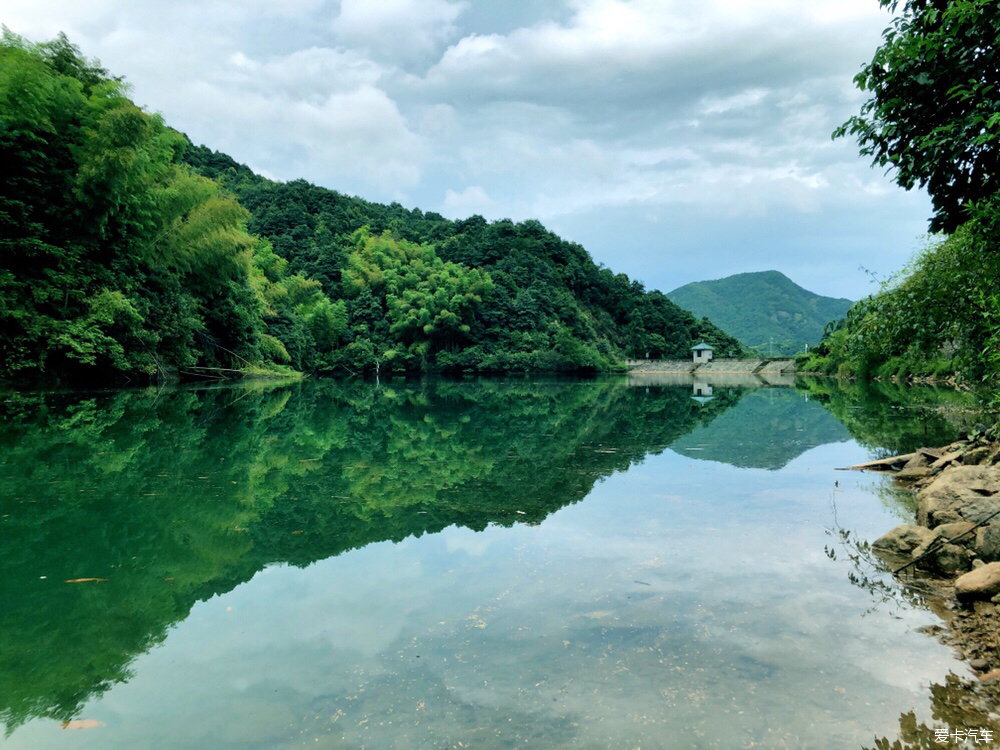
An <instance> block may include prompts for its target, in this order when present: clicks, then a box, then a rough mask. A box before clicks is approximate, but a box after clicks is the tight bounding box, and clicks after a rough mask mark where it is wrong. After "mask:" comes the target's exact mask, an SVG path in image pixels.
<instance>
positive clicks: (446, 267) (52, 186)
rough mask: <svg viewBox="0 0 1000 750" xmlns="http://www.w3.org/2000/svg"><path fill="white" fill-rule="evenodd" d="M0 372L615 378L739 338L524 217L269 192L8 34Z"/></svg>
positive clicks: (74, 57)
mask: <svg viewBox="0 0 1000 750" xmlns="http://www.w3.org/2000/svg"><path fill="white" fill-rule="evenodd" d="M0 157H2V162H0V163H2V164H3V165H4V172H5V177H4V179H3V180H2V181H0V378H3V379H19V380H24V381H28V382H37V381H39V380H40V379H46V380H63V381H70V380H71V381H80V380H94V381H100V382H102V383H108V382H137V381H138V382H142V381H144V380H145V381H148V380H151V379H161V378H164V377H176V376H181V377H206V376H211V377H224V376H228V375H234V374H239V373H245V372H247V371H253V370H255V369H257V368H269V369H273V368H275V367H278V366H282V365H285V366H291V367H292V368H294V369H295V370H298V371H305V372H328V373H338V372H361V371H366V370H376V369H381V370H386V369H389V370H399V371H403V370H406V371H415V370H419V371H429V370H431V371H457V372H461V371H487V372H489V371H495V372H504V371H512V370H550V371H552V370H562V371H602V370H611V369H615V368H616V367H617V366H619V365H618V362H619V361H620V360H621V359H622V358H624V357H629V356H636V355H642V356H645V355H646V354H648V355H650V356H654V357H677V356H686V355H687V353H688V351H689V348H690V346H691V345H692V344H693V343H695V342H696V341H699V340H705V341H707V342H709V343H710V344H712V345H714V346H715V347H716V349H717V350H720V351H722V352H729V353H732V354H739V353H740V352H741V346H740V344H739V342H738V341H737V340H736V339H734V338H733V337H731V336H729V335H727V334H726V333H724V332H723V331H721V330H719V329H718V328H716V327H715V326H714V325H712V324H711V323H709V322H708V321H705V320H699V319H696V318H695V317H694V316H692V315H691V314H690V313H688V312H686V311H684V310H681V309H680V308H678V307H677V306H676V305H674V304H673V303H672V302H670V301H669V300H668V299H667V298H666V296H665V295H663V294H662V293H660V292H657V291H646V290H645V289H644V288H643V286H642V284H640V283H638V282H635V281H632V280H630V279H629V278H628V277H627V276H625V275H624V274H615V273H613V272H612V271H611V270H609V269H607V268H603V267H600V266H598V265H597V264H595V263H594V261H593V260H592V259H591V257H590V255H589V254H588V253H587V251H586V250H584V248H582V247H581V246H579V245H577V244H575V243H571V242H567V241H565V240H563V239H561V238H560V237H558V236H557V235H555V234H553V233H552V232H550V231H548V230H547V229H545V227H543V226H542V225H541V224H540V223H538V222H537V221H525V222H522V223H514V222H511V221H509V220H504V221H497V222H493V223H490V222H487V221H486V220H484V219H483V218H482V217H479V216H474V217H472V218H469V219H466V220H464V221H457V222H456V221H449V220H446V219H444V218H443V217H442V216H440V215H437V214H433V213H423V212H421V211H420V210H417V209H413V210H407V209H405V208H403V207H402V206H400V205H398V204H392V205H389V206H384V205H379V204H376V203H370V202H368V201H364V200H361V199H359V198H351V197H348V196H344V195H341V194H339V193H336V192H334V191H332V190H327V189H325V188H320V187H317V186H315V185H310V184H309V183H306V182H304V181H301V180H297V181H293V182H289V183H276V182H272V181H270V180H266V179H264V178H262V177H259V176H257V175H255V174H253V173H252V172H251V171H250V170H249V169H247V168H246V167H244V166H242V165H239V164H237V163H236V162H234V161H233V160H232V159H230V158H229V157H227V156H225V155H223V154H219V153H216V152H214V151H211V150H210V149H207V148H204V147H195V146H193V145H192V144H191V143H190V141H189V140H188V139H187V138H186V137H184V136H183V135H182V134H180V133H178V132H176V131H174V130H172V129H171V128H170V127H169V126H168V125H167V124H166V123H165V122H164V121H163V119H162V118H160V117H159V116H156V115H150V114H149V113H147V112H145V111H143V110H142V109H140V108H139V107H137V106H136V105H135V104H134V103H133V102H132V101H131V100H130V99H129V97H128V89H127V87H126V86H125V85H124V84H123V83H122V82H121V79H119V78H115V77H112V76H111V75H110V74H109V73H108V71H106V70H105V69H103V68H101V67H100V65H99V64H97V63H96V62H92V61H88V60H86V59H85V58H83V57H82V56H81V54H80V51H79V50H78V49H77V48H76V47H74V46H73V45H72V44H71V43H70V42H69V41H68V40H67V39H66V37H65V36H60V37H59V38H58V39H56V40H54V41H52V42H46V43H42V44H33V43H30V42H28V41H26V40H24V39H22V38H20V37H18V36H17V35H15V34H13V33H11V32H9V31H7V30H6V29H5V30H4V32H3V37H2V40H0Z"/></svg>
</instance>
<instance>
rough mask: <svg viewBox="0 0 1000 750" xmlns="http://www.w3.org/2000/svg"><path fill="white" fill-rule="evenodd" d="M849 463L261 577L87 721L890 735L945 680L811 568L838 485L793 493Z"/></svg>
mask: <svg viewBox="0 0 1000 750" xmlns="http://www.w3.org/2000/svg"><path fill="white" fill-rule="evenodd" d="M857 450H858V449H857V447H856V446H852V445H848V446H844V445H832V446H825V447H823V448H818V449H815V450H814V451H812V452H810V453H809V454H806V455H804V456H802V457H800V458H799V459H798V460H796V461H794V462H792V463H791V464H789V466H788V467H786V468H785V469H783V470H781V471H779V472H765V471H754V470H739V469H736V468H733V467H729V466H725V465H721V464H708V463H705V462H693V461H691V460H690V459H685V458H683V457H680V456H677V455H674V454H671V453H665V454H663V455H661V456H655V457H653V456H651V457H648V458H647V459H646V461H645V462H644V463H643V464H641V465H639V466H636V467H633V468H632V469H631V470H630V471H629V472H627V473H625V474H618V475H614V476H612V477H609V478H608V479H607V480H606V481H604V482H603V483H601V484H599V485H597V487H596V488H595V489H594V491H593V492H592V493H591V495H590V497H588V498H587V499H586V500H585V501H583V502H581V503H577V504H574V505H571V506H567V507H565V508H563V509H561V510H560V511H559V512H557V513H555V514H553V515H551V516H550V517H549V518H547V519H546V520H545V521H544V522H543V523H542V524H541V525H540V526H537V527H525V526H515V527H513V528H510V529H507V528H500V527H490V528H488V529H487V530H486V531H484V532H479V533H476V532H472V531H469V530H467V529H448V530H446V531H445V532H442V533H441V534H437V535H427V536H424V537H421V538H419V539H418V538H410V539H407V540H405V541H403V542H401V543H399V544H392V543H380V544H373V545H370V546H368V547H365V548H363V549H361V550H356V551H353V552H346V553H344V554H342V555H340V556H339V557H336V558H331V559H329V560H325V561H322V562H318V563H314V564H312V565H310V566H308V567H307V568H304V569H298V568H293V567H290V566H273V567H270V568H267V569H265V570H263V571H261V572H260V573H258V574H257V576H255V577H254V579H253V580H251V581H250V582H248V583H247V584H244V585H242V586H240V587H238V588H237V589H235V590H234V591H232V592H231V593H229V594H227V595H225V596H221V597H216V598H214V599H211V600H209V601H207V602H203V603H200V604H198V605H196V606H195V608H194V610H193V612H192V614H191V616H190V617H189V618H188V620H186V621H185V622H183V623H181V624H180V625H178V626H177V627H176V628H175V629H174V630H173V631H172V632H171V634H170V635H169V637H168V639H167V641H166V642H165V643H164V645H163V646H162V647H161V648H158V649H154V650H153V651H151V652H150V653H148V654H145V655H143V656H141V657H140V658H139V659H138V660H137V661H136V663H135V665H134V667H135V672H136V677H135V679H133V680H132V681H130V682H129V683H127V684H124V685H120V686H117V687H115V688H114V690H112V691H111V692H110V693H109V694H108V695H107V696H105V697H104V698H103V699H102V700H101V701H100V702H99V703H98V704H95V705H94V707H93V708H94V712H93V716H95V718H98V719H100V720H104V721H107V724H108V726H109V727H111V726H112V721H111V719H110V718H109V717H114V718H115V722H114V726H115V730H114V731H115V734H114V735H113V737H114V738H116V739H126V740H130V741H134V742H137V743H139V744H140V745H141V744H142V741H143V740H142V738H143V737H144V736H148V735H144V733H148V732H149V731H150V730H149V727H150V726H154V727H155V726H156V724H157V721H156V718H157V717H159V716H163V715H168V716H185V717H189V718H188V719H186V720H185V722H184V724H183V725H182V726H177V727H172V728H171V731H172V732H173V733H174V737H173V741H174V742H177V741H178V739H177V738H178V737H180V738H186V739H188V740H190V741H189V742H187V744H188V745H189V746H197V745H198V744H199V742H200V741H201V740H203V739H204V738H207V737H216V738H222V742H223V744H225V740H226V738H229V740H230V741H232V742H233V743H234V744H238V742H239V741H243V740H241V739H240V737H242V736H243V734H246V733H247V732H249V733H250V734H252V735H253V736H256V737H258V738H266V739H267V741H268V742H269V743H270V745H271V746H275V747H279V746H284V745H281V744H280V743H282V742H285V741H286V740H285V737H287V736H291V735H294V736H295V737H298V733H299V732H301V733H311V734H310V735H309V736H318V737H320V736H321V737H323V738H324V739H328V738H326V737H325V735H327V734H328V733H331V732H332V733H333V734H334V736H335V737H339V738H341V739H342V740H344V741H346V742H353V743H354V744H368V745H369V746H379V747H390V746H393V744H394V743H397V742H399V743H401V742H402V741H403V740H402V739H401V738H402V737H410V738H411V739H412V738H413V737H425V736H430V737H432V738H435V739H437V738H439V737H444V738H446V739H447V738H449V737H454V736H456V734H455V733H456V732H470V733H471V732H477V731H478V732H485V733H487V734H485V735H482V736H485V737H489V738H490V741H496V740H497V738H500V740H501V742H506V741H508V740H509V741H510V742H513V740H514V736H515V734H516V733H517V732H521V731H523V730H524V728H526V727H528V728H530V727H536V728H537V729H536V730H535V731H536V732H537V733H536V734H535V735H533V736H532V746H533V747H541V748H545V747H547V746H549V745H550V743H551V745H556V744H557V743H559V742H562V743H564V744H565V743H573V742H579V741H581V738H586V739H587V741H590V742H594V743H597V744H600V745H601V746H620V747H625V746H634V745H637V744H643V745H652V746H655V745H657V744H658V743H660V744H662V743H664V742H665V741H666V740H665V738H672V740H677V739H678V738H682V739H683V738H686V737H693V736H696V735H698V736H701V737H703V738H704V739H705V741H706V742H707V743H708V744H710V745H711V744H713V743H714V744H716V745H717V746H724V747H741V746H745V745H747V744H748V742H749V741H751V740H756V741H763V739H764V738H772V739H773V738H775V737H779V738H784V740H782V741H785V740H787V741H788V742H795V743H797V744H798V746H808V747H815V748H831V750H832V749H833V748H837V749H838V750H839V749H840V748H843V747H850V746H858V745H859V744H860V743H861V742H862V741H865V740H867V739H868V738H870V737H871V733H872V732H878V733H879V734H889V735H891V734H894V728H895V721H896V717H897V716H898V714H899V713H900V712H902V711H905V710H909V709H910V708H912V707H914V706H915V705H916V706H919V705H922V702H923V698H922V697H921V695H922V694H921V689H922V688H921V686H922V684H925V683H926V682H928V681H931V680H939V679H940V678H941V676H942V675H943V674H944V673H945V672H946V671H947V670H948V669H949V667H950V666H951V665H952V664H953V662H952V660H951V657H950V655H949V654H948V652H947V649H945V648H943V647H941V646H940V645H939V644H937V643H936V642H935V641H933V640H932V639H930V638H926V637H924V636H921V635H917V634H915V633H913V632H912V629H913V627H914V626H915V625H916V624H918V623H924V622H926V621H928V619H929V616H928V615H926V614H924V613H922V612H908V611H902V612H898V613H897V614H898V615H900V616H901V617H902V619H901V620H895V619H891V618H889V617H887V616H886V613H885V612H878V611H876V612H875V613H874V614H872V615H870V616H868V617H861V616H860V614H861V612H863V611H864V610H865V609H866V608H867V607H868V606H869V604H870V602H869V601H868V599H867V595H866V594H865V592H863V591H861V590H859V589H857V588H855V587H853V586H851V585H850V584H849V583H848V581H847V580H846V573H847V569H846V568H845V566H844V565H843V564H840V563H838V562H831V561H830V560H828V559H827V558H826V556H825V555H823V553H822V548H823V545H824V544H825V543H827V541H828V538H827V536H826V535H825V533H824V528H825V527H826V526H829V525H832V524H833V519H832V518H831V513H832V511H831V508H830V494H829V492H830V487H832V478H831V477H832V472H831V471H819V470H818V469H817V470H815V471H810V469H813V468H815V467H830V466H834V465H838V464H843V463H847V461H844V460H843V459H844V455H845V453H848V452H850V451H855V452H856V451H857ZM678 500H680V501H681V502H678ZM871 500H872V498H871V497H870V495H869V494H868V493H866V492H865V491H864V490H863V488H860V487H850V488H845V490H844V491H843V492H841V493H839V494H838V495H837V498H836V502H837V513H838V518H837V521H838V522H839V523H840V524H841V525H843V526H844V527H847V528H857V529H859V533H862V534H869V535H870V534H872V533H873V530H877V529H880V528H881V526H882V525H890V524H889V523H888V519H887V516H886V514H885V513H884V511H883V510H882V509H881V508H880V507H879V506H878V504H877V503H872V502H871ZM512 502H515V500H514V499H512ZM637 581H641V582H642V583H639V582H637ZM646 584H648V585H646ZM418 707H419V708H418ZM89 715H91V714H90V713H88V716H89ZM241 717H242V718H241ZM314 717H320V718H321V719H322V720H321V721H319V720H315V718H314ZM512 717H513V718H516V719H517V721H516V722H514V721H509V719H511V718H512ZM721 718H724V719H725V721H722V720H721ZM334 719H336V720H334ZM418 721H419V722H420V724H419V725H418V724H417V722H418ZM234 722H235V723H237V724H240V722H243V723H242V724H240V732H243V734H240V732H237V733H236V734H234V733H233V732H235V731H236V730H233V729H232V728H231V727H230V726H229V725H230V724H231V723H234ZM514 724H516V725H517V726H512V725H514ZM289 727H290V729H289ZM421 732H426V733H429V734H421ZM154 733H155V730H154ZM435 733H437V734H435ZM237 735H239V736H237ZM25 736H26V735H25ZM106 736H107V735H106ZM463 736H465V735H463ZM472 736H477V735H472ZM19 737H20V734H19V733H18V734H15V735H14V736H13V738H12V739H13V743H12V745H11V746H12V747H14V748H19V747H22V745H19V744H18V743H19ZM164 739H165V738H164ZM261 741H263V740H261ZM181 744H184V743H183V742H181ZM216 746H218V745H216ZM398 746H403V745H401V744H399V745H398ZM414 746H420V743H419V742H418V743H416V744H415V745H414ZM481 746H487V747H488V746H489V745H486V744H485V743H483V744H481Z"/></svg>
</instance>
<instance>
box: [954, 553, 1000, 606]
mask: <svg viewBox="0 0 1000 750" xmlns="http://www.w3.org/2000/svg"><path fill="white" fill-rule="evenodd" d="M997 594H1000V562H992V563H990V564H989V565H984V566H983V567H981V568H976V569H975V570H973V571H970V572H968V573H966V574H965V575H962V576H959V577H958V579H957V580H956V581H955V595H956V596H957V597H958V598H959V599H962V600H975V599H991V598H992V597H994V596H996V595H997Z"/></svg>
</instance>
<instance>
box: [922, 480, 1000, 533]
mask: <svg viewBox="0 0 1000 750" xmlns="http://www.w3.org/2000/svg"><path fill="white" fill-rule="evenodd" d="M998 510H1000V468H998V467H995V466H952V467H951V468H949V469H948V470H947V471H943V472H941V473H940V474H938V476H937V478H936V479H935V480H934V481H933V482H931V483H930V484H929V485H927V486H926V487H924V488H923V489H922V490H920V492H918V493H917V521H918V522H919V523H921V524H924V525H926V526H930V527H931V528H933V527H935V526H940V525H941V524H943V523H951V522H955V521H972V522H973V523H979V522H980V521H983V520H985V519H986V518H988V517H989V516H990V515H991V514H993V513H995V512H996V511H998Z"/></svg>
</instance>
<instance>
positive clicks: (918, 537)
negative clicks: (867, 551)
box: [872, 523, 935, 555]
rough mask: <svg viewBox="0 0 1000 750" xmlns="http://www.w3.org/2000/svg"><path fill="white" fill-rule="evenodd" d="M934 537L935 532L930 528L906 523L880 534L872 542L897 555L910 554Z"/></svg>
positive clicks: (880, 548) (876, 547)
mask: <svg viewBox="0 0 1000 750" xmlns="http://www.w3.org/2000/svg"><path fill="white" fill-rule="evenodd" d="M934 538H935V534H934V532H933V531H931V530H930V529H928V528H926V527H924V526H917V525H916V524H912V523H904V524H903V525H902V526H897V527H896V528H894V529H893V530H892V531H890V532H889V533H887V534H884V535H883V536H880V537H879V538H878V539H876V540H875V541H874V542H873V543H872V547H874V548H875V549H877V550H885V551H886V552H892V553H893V554H896V555H909V554H910V553H911V552H913V550H915V549H917V548H918V547H920V546H922V545H924V544H926V543H928V542H930V541H931V540H932V539H934Z"/></svg>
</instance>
